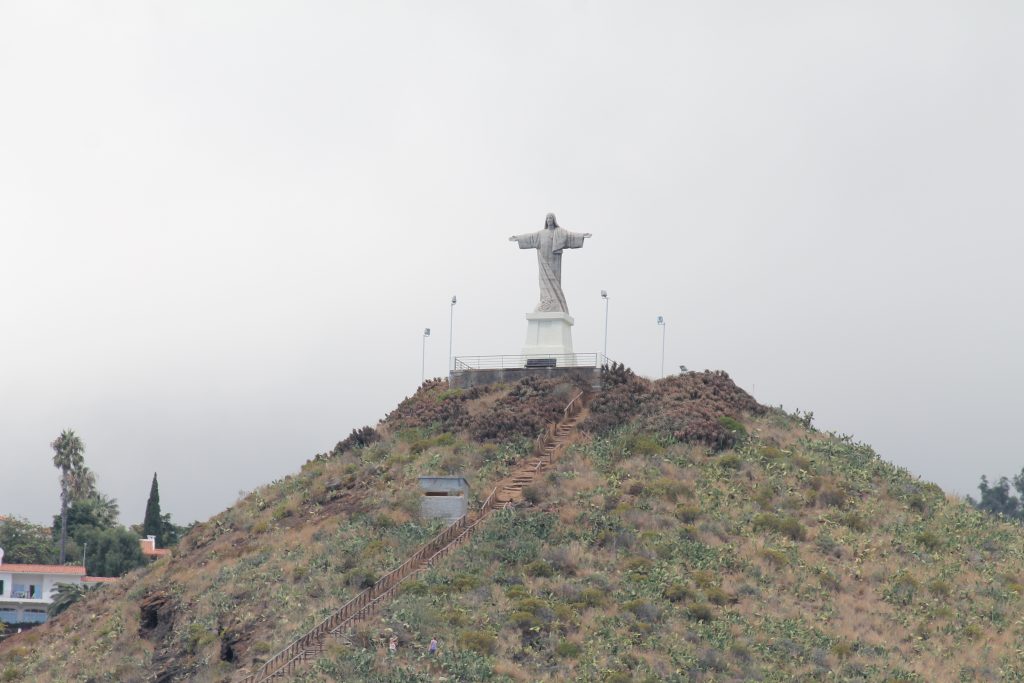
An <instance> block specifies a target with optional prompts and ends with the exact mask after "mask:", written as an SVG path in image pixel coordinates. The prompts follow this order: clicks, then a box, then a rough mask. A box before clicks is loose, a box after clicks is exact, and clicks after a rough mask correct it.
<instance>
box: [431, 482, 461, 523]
mask: <svg viewBox="0 0 1024 683" xmlns="http://www.w3.org/2000/svg"><path fill="white" fill-rule="evenodd" d="M420 488H421V489H422V490H423V500H422V501H421V502H420V515H422V516H423V517H425V518H426V519H435V518H438V517H440V518H443V519H448V520H450V521H452V522H454V521H455V520H457V519H458V518H459V517H462V516H463V515H465V514H466V512H467V511H468V510H469V507H468V502H467V501H468V500H469V482H468V481H466V480H465V479H464V478H463V477H420Z"/></svg>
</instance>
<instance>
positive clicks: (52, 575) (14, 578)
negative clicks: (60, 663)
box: [0, 555, 117, 624]
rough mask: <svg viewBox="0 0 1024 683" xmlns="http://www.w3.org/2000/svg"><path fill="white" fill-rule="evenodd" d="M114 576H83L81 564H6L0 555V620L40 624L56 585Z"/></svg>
mask: <svg viewBox="0 0 1024 683" xmlns="http://www.w3.org/2000/svg"><path fill="white" fill-rule="evenodd" d="M2 557H3V556H2V555H0V558H2ZM116 580H117V579H107V578H104V577H98V576H86V575H85V567H73V566H67V565H57V564H9V563H4V562H3V561H2V559H0V621H3V622H6V623H8V624H41V623H43V622H44V621H46V608H47V607H48V606H49V605H50V603H51V602H53V598H54V594H55V593H56V590H57V586H58V585H60V584H62V583H70V584H86V585H88V584H97V583H107V582H108V581H116Z"/></svg>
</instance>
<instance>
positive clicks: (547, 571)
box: [523, 560, 555, 577]
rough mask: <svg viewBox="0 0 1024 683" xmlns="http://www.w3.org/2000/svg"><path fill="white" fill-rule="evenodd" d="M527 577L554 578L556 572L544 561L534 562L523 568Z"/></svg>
mask: <svg viewBox="0 0 1024 683" xmlns="http://www.w3.org/2000/svg"><path fill="white" fill-rule="evenodd" d="M523 571H525V572H526V575H527V576H539V577H548V576H553V575H554V573H555V570H554V569H552V567H551V565H550V564H548V563H547V562H545V561H544V560H534V561H533V562H531V563H530V564H528V565H526V566H525V567H524V568H523Z"/></svg>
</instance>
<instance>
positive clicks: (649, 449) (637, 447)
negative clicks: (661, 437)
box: [626, 434, 665, 455]
mask: <svg viewBox="0 0 1024 683" xmlns="http://www.w3.org/2000/svg"><path fill="white" fill-rule="evenodd" d="M626 450H628V451H629V452H630V453H632V454H634V455H658V454H659V453H663V452H664V451H665V447H664V446H662V445H661V444H660V443H658V440H657V439H655V438H654V437H652V436H649V435H646V434H634V435H633V436H632V437H630V438H629V440H628V441H627V442H626Z"/></svg>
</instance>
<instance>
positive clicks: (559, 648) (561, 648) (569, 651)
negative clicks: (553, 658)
mask: <svg viewBox="0 0 1024 683" xmlns="http://www.w3.org/2000/svg"><path fill="white" fill-rule="evenodd" d="M581 649H582V648H581V647H580V646H579V644H577V643H574V642H572V641H571V640H563V641H562V642H560V643H559V644H558V645H556V646H555V654H556V655H558V656H559V657H562V658H566V659H568V658H572V657H578V656H579V654H580V651H581Z"/></svg>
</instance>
